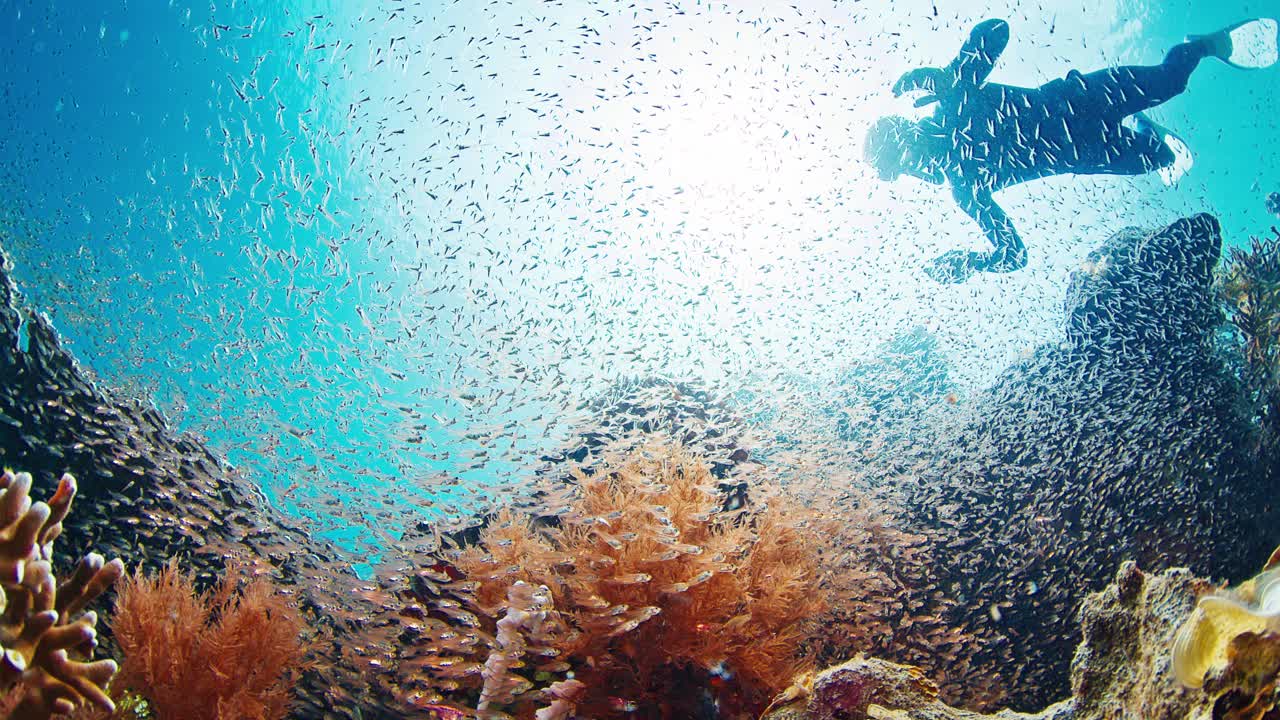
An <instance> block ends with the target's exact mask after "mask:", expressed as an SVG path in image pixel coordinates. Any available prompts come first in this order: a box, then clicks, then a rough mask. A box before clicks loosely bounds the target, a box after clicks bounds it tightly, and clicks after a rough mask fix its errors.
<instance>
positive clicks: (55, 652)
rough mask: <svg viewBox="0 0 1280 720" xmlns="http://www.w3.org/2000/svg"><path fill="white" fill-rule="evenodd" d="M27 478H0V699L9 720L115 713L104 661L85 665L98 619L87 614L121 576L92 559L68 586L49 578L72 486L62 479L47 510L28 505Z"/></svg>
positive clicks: (114, 565) (115, 565) (109, 668)
mask: <svg viewBox="0 0 1280 720" xmlns="http://www.w3.org/2000/svg"><path fill="white" fill-rule="evenodd" d="M31 484H32V479H31V475H29V474H27V473H13V472H10V471H5V472H4V473H3V475H0V601H2V602H0V649H2V650H3V659H2V660H0V692H4V693H6V697H7V698H8V699H9V703H7V704H11V707H10V708H9V710H10V712H9V715H8V717H9V718H10V719H11V720H40V719H43V718H49V717H51V716H52V715H54V714H55V713H68V712H71V711H73V710H75V709H77V708H79V707H81V706H82V705H86V704H88V705H96V706H98V707H99V708H102V709H103V710H106V711H111V710H114V705H113V704H112V702H111V699H110V698H109V697H108V696H107V693H106V691H105V689H104V688H105V687H106V685H107V682H108V681H109V680H110V679H111V677H112V676H113V675H114V674H115V672H116V664H115V662H113V661H111V660H99V661H96V662H94V661H92V660H91V659H90V656H91V654H92V652H93V649H94V647H96V645H97V622H98V616H97V614H96V613H95V612H93V611H92V610H86V608H87V607H88V606H89V605H90V604H91V603H92V602H93V601H94V600H96V599H97V598H98V597H99V596H100V595H101V594H102V593H103V592H104V591H105V590H106V589H107V588H108V587H110V586H111V584H112V583H114V582H115V581H116V580H117V579H118V578H119V577H120V576H121V575H122V574H123V572H124V565H123V564H122V563H121V562H120V561H119V560H112V561H111V562H105V561H104V560H103V558H102V556H101V555H97V554H94V553H91V554H89V555H86V556H85V557H84V559H82V560H81V561H80V563H79V565H78V567H77V568H76V570H75V573H74V574H73V575H72V576H71V578H70V579H69V580H66V581H65V582H63V583H62V584H59V583H58V581H57V579H56V578H55V577H54V575H53V543H54V541H55V540H56V539H58V537H59V536H60V535H61V534H62V521H63V520H64V519H65V518H66V517H67V514H68V513H69V512H70V511H71V503H72V501H73V500H74V499H75V495H76V481H75V478H73V477H72V476H70V475H63V476H62V479H61V480H60V481H59V482H58V489H57V491H56V492H55V493H54V495H53V497H52V498H50V500H49V502H48V504H46V503H43V502H36V503H32V502H31V498H30V495H29V493H30V491H31Z"/></svg>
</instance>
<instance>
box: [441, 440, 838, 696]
mask: <svg viewBox="0 0 1280 720" xmlns="http://www.w3.org/2000/svg"><path fill="white" fill-rule="evenodd" d="M576 481H577V486H578V496H577V498H576V499H575V500H574V502H573V504H572V506H571V508H570V510H569V511H568V512H567V513H566V514H565V515H563V516H561V517H560V518H559V521H560V523H559V525H558V526H554V527H548V528H535V527H533V525H532V524H531V523H530V521H529V520H527V519H526V518H523V517H518V516H516V515H515V514H513V513H510V512H504V513H501V514H500V515H499V516H498V517H497V519H496V520H495V521H494V522H493V523H491V524H490V526H489V527H488V528H487V529H486V530H485V531H484V532H483V533H482V536H481V541H480V544H479V545H478V546H475V547H471V548H467V549H465V550H462V551H460V552H458V553H457V554H456V557H455V558H454V568H455V569H456V571H457V572H460V573H461V576H462V577H463V578H465V581H454V582H453V584H454V585H455V587H457V588H461V589H463V590H464V591H465V594H466V598H465V603H453V610H451V611H450V612H452V613H453V614H454V616H455V617H462V616H464V614H466V613H468V611H467V610H466V609H464V607H463V605H464V604H470V605H471V607H472V608H473V609H474V610H475V612H476V614H477V615H479V616H480V617H487V618H489V619H490V620H489V622H493V621H494V619H496V618H503V617H507V618H509V617H511V615H510V612H511V608H512V607H518V605H517V604H515V603H513V602H512V601H511V600H509V599H508V598H509V595H508V594H509V593H511V592H512V588H513V587H519V585H518V583H524V584H526V587H529V588H534V587H540V586H545V587H546V588H547V590H548V592H549V600H548V603H547V604H548V605H553V606H554V607H555V608H556V610H557V613H558V617H559V618H560V619H562V621H563V623H564V628H563V630H562V631H559V632H557V633H554V634H552V635H551V636H550V637H548V638H546V641H547V642H548V643H549V645H550V646H549V647H547V648H545V649H544V650H542V651H540V652H539V653H537V654H536V655H537V656H536V657H535V658H534V660H533V662H531V663H528V667H523V668H522V667H520V665H519V664H508V665H507V666H506V667H505V668H504V669H505V670H508V671H510V672H513V673H517V674H519V675H520V677H521V678H522V679H523V681H525V682H522V683H518V684H520V685H524V686H527V687H529V688H532V687H534V686H536V685H537V682H535V681H538V680H541V681H542V682H543V684H546V682H547V681H548V680H549V679H551V678H553V677H554V676H555V675H556V674H563V673H566V672H569V671H572V673H573V678H574V679H575V680H576V681H577V682H579V683H582V685H581V687H579V686H574V695H573V697H572V702H573V703H574V704H575V705H576V706H577V707H578V712H579V713H580V714H584V715H585V716H588V717H610V716H621V715H625V714H628V713H631V712H635V711H637V709H639V708H643V709H644V712H645V713H647V714H648V715H651V716H654V717H661V716H665V717H683V716H692V715H693V714H694V708H696V707H698V705H699V704H709V703H717V704H718V705H719V706H720V707H721V708H722V711H725V712H728V713H730V714H733V713H745V712H758V711H759V710H760V709H761V708H762V707H763V706H764V705H765V704H767V702H768V699H769V697H770V696H771V694H772V693H774V692H776V691H777V690H779V689H780V687H781V686H782V685H785V683H786V682H787V680H788V679H789V678H790V677H791V676H792V675H793V674H794V673H795V672H796V671H797V670H799V669H801V668H802V667H804V666H805V665H806V654H805V652H804V650H803V648H804V645H805V641H806V640H807V639H808V638H809V637H810V633H811V631H812V630H813V629H814V626H813V619H814V618H815V616H816V615H817V614H818V613H819V612H820V611H821V610H822V609H823V608H824V607H825V604H826V600H825V593H824V592H823V590H822V588H821V579H822V578H821V572H820V568H821V562H820V548H822V547H824V544H823V542H822V541H821V539H820V538H819V537H818V533H817V532H816V529H815V526H813V525H810V524H808V523H807V520H808V519H809V517H810V514H809V513H808V512H806V511H804V510H802V509H799V508H796V507H792V506H789V505H788V504H787V503H785V502H783V501H782V500H781V499H777V498H775V499H772V500H770V501H769V502H768V503H766V504H764V505H763V506H761V507H760V508H758V509H755V510H739V511H736V512H732V513H729V512H722V511H721V504H722V498H721V496H720V494H719V493H718V491H717V489H716V486H715V481H714V478H713V477H712V476H711V474H710V473H709V471H708V470H707V469H706V467H705V466H703V465H702V464H700V463H698V462H696V461H694V460H692V459H690V458H688V457H687V456H684V455H682V454H680V453H678V452H674V451H670V450H659V451H657V452H650V453H648V454H643V455H637V456H635V457H634V458H633V459H631V460H630V461H628V462H626V463H624V464H622V465H621V466H620V467H617V468H615V469H612V470H604V471H600V472H597V473H595V474H593V475H586V474H582V473H578V474H577V476H576ZM519 596H520V593H517V597H519ZM448 605H449V603H444V602H437V603H436V604H435V607H433V608H432V612H434V613H437V614H438V613H439V612H440V608H441V606H448ZM517 617H519V616H517ZM473 618H474V616H473ZM474 619H478V618H474ZM481 624H484V623H481ZM521 627H522V628H523V627H524V623H523V622H522V623H521ZM509 630H510V628H508V629H505V630H504V628H503V627H502V626H501V625H500V624H499V625H498V627H497V635H498V637H497V638H496V639H495V638H493V637H492V636H490V635H488V634H487V633H483V631H481V630H479V629H478V628H477V630H475V631H474V632H471V633H466V634H471V635H473V636H475V637H478V638H481V639H482V641H484V642H487V644H488V645H489V646H490V647H493V648H504V647H508V646H509V643H510V642H511V640H510V639H509V638H506V639H504V636H508V635H509ZM525 632H526V633H527V636H533V635H534V633H528V632H527V628H525ZM455 634H460V633H455ZM543 635H545V633H543ZM439 639H440V638H439V637H438V635H437V636H436V637H434V638H432V639H428V640H427V642H437V641H438V640H439ZM444 645H445V644H444V643H438V644H437V647H443V646H444ZM453 647H454V648H455V649H456V648H457V644H456V643H454V644H453ZM552 653H554V654H552ZM529 654H530V655H535V654H534V653H529ZM471 657H475V652H474V649H473V651H472V652H471ZM423 664H424V665H427V666H434V667H436V668H439V669H441V670H442V671H444V672H443V673H442V674H443V675H445V676H446V677H445V678H444V679H445V680H446V681H447V682H448V683H449V684H450V686H451V687H455V688H458V689H461V690H464V691H465V688H466V687H467V684H468V678H469V676H470V678H474V676H475V674H476V671H475V668H476V664H475V662H474V661H471V662H470V663H468V662H466V660H465V658H463V657H455V658H453V659H448V658H446V657H444V656H438V657H435V658H434V659H432V660H430V661H424V663H423ZM468 665H469V667H470V668H471V670H470V671H469V672H459V668H460V667H461V666H468ZM493 669H494V667H493V665H491V664H490V663H488V662H486V670H488V671H490V672H489V673H487V674H485V677H484V685H485V687H486V688H488V687H489V686H490V685H491V684H492V683H493V682H494V681H493V680H491V679H490V678H491V675H492V672H491V671H492V670H493ZM471 682H474V681H473V680H472V681H471ZM561 687H562V688H563V687H564V686H561ZM677 688H680V689H681V690H682V691H681V692H676V691H675V690H676V689H677ZM552 695H553V697H557V698H560V699H564V695H563V694H559V695H557V694H556V693H552ZM491 697H493V696H492V694H487V695H486V698H485V703H484V704H485V705H486V706H489V705H491V704H492V703H491V702H490V700H491ZM512 700H513V702H511V703H509V704H508V705H507V708H506V709H507V710H508V711H509V712H511V713H513V714H515V715H517V716H519V717H530V716H531V715H532V713H533V712H534V708H535V707H537V706H538V705H540V704H542V703H543V702H544V698H543V696H542V694H540V693H536V692H526V693H523V694H519V693H517V694H515V696H514V697H513V698H512ZM544 710H545V712H544V715H546V716H550V717H554V716H555V715H553V714H550V715H548V714H547V713H550V712H551V710H552V708H545V709H544Z"/></svg>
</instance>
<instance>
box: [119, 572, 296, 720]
mask: <svg viewBox="0 0 1280 720" xmlns="http://www.w3.org/2000/svg"><path fill="white" fill-rule="evenodd" d="M239 585H240V577H239V573H238V572H236V571H235V569H234V568H233V569H230V570H229V571H228V573H227V575H226V576H225V577H224V578H223V580H222V581H221V582H220V583H219V584H218V585H217V586H216V587H215V588H214V589H213V590H212V591H210V592H207V593H204V594H200V595H198V594H197V593H196V591H195V587H194V583H193V581H192V579H191V578H189V577H187V576H185V575H183V574H182V573H180V572H179V571H178V569H177V565H176V564H175V563H170V564H169V565H168V566H167V567H166V568H165V569H163V570H161V571H160V573H159V574H157V575H156V576H155V577H150V578H149V577H144V576H142V575H141V573H138V574H135V575H134V576H132V577H129V578H126V580H125V582H124V583H123V586H122V587H121V589H120V595H119V597H118V598H117V600H116V608H115V615H114V618H113V622H112V629H113V630H114V632H115V636H116V640H117V641H118V642H119V644H120V649H121V651H122V652H123V654H124V662H123V663H122V664H121V668H120V675H119V676H118V678H117V681H116V684H115V686H114V687H113V689H119V690H124V691H132V692H136V693H138V694H139V695H141V696H142V697H144V698H146V700H147V702H148V703H149V705H150V707H151V709H152V711H153V712H154V713H155V717H156V718H157V720H279V718H283V717H284V716H285V714H286V712H287V711H288V708H289V704H290V700H291V696H292V687H293V682H294V680H295V679H296V677H297V675H298V673H299V672H300V670H301V669H302V664H303V653H304V647H303V643H302V640H301V638H300V635H301V632H302V627H303V626H302V621H301V620H300V618H299V616H298V614H297V611H296V610H294V608H293V607H291V606H290V604H289V602H288V600H287V599H286V598H285V597H284V596H282V595H281V594H280V593H278V592H277V591H276V589H275V587H274V586H273V585H272V583H271V582H270V581H269V580H267V579H266V578H265V577H255V578H252V579H250V580H249V581H248V582H247V583H245V585H244V587H243V588H239ZM238 588H239V590H240V592H239V593H237V589H238Z"/></svg>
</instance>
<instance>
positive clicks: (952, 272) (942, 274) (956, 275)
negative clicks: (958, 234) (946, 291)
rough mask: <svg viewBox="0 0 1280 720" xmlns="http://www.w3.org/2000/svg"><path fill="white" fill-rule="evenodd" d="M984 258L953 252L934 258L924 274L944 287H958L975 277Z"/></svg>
mask: <svg viewBox="0 0 1280 720" xmlns="http://www.w3.org/2000/svg"><path fill="white" fill-rule="evenodd" d="M984 257H985V256H984V255H983V254H982V253H975V252H966V251H964V250H952V251H950V252H946V253H943V254H942V255H940V256H939V257H937V258H934V260H933V262H932V263H930V264H929V267H927V268H925V269H924V272H925V274H926V275H928V276H929V277H931V278H933V279H934V281H935V282H939V283H942V284H943V285H958V284H959V283H962V282H965V281H966V280H968V279H969V278H971V277H973V274H974V273H976V272H977V271H978V270H979V269H981V268H980V267H979V265H980V264H981V262H982V259H983V258H984Z"/></svg>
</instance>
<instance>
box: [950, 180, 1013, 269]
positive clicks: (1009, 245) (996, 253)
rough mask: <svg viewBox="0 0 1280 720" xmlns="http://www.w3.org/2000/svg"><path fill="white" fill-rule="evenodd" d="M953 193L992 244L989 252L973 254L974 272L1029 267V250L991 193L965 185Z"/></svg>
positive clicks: (971, 257) (954, 188)
mask: <svg viewBox="0 0 1280 720" xmlns="http://www.w3.org/2000/svg"><path fill="white" fill-rule="evenodd" d="M952 194H953V195H954V197H955V199H956V203H957V204H959V205H960V209H961V210H964V211H965V212H966V213H968V215H969V217H971V218H973V219H974V220H977V221H978V226H979V227H981V228H982V233H983V234H984V235H986V236H987V240H989V241H991V245H992V251H991V252H990V253H971V254H970V260H969V263H970V264H971V265H972V267H973V268H974V269H975V270H984V271H987V272H1012V271H1014V270H1019V269H1021V268H1023V267H1026V265H1027V248H1026V246H1024V245H1023V244H1022V238H1021V237H1019V236H1018V231H1017V229H1015V228H1014V227H1013V223H1012V222H1010V221H1009V216H1008V215H1005V214H1004V210H1003V209H1001V207H1000V206H999V205H997V204H996V201H995V200H994V199H993V198H992V197H991V191H990V190H977V189H974V188H970V187H965V186H963V185H956V186H953V188H952Z"/></svg>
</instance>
